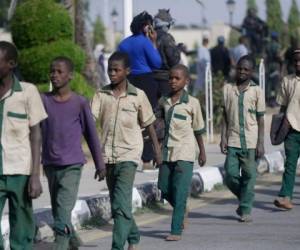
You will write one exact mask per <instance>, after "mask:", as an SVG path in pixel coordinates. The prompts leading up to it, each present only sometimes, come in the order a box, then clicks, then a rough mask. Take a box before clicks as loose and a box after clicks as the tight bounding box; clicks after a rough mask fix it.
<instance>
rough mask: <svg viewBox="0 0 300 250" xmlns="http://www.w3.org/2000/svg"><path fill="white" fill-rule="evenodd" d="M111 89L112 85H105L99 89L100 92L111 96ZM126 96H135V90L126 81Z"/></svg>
mask: <svg viewBox="0 0 300 250" xmlns="http://www.w3.org/2000/svg"><path fill="white" fill-rule="evenodd" d="M112 91H113V88H112V84H109V85H106V86H104V87H102V88H101V90H100V92H104V93H108V94H112ZM126 94H127V95H137V89H136V87H134V86H133V85H132V84H131V83H130V82H129V81H127V90H126Z"/></svg>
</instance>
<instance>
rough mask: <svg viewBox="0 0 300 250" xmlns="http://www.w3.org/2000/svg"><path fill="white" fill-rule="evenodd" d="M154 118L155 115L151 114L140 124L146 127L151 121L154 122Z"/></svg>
mask: <svg viewBox="0 0 300 250" xmlns="http://www.w3.org/2000/svg"><path fill="white" fill-rule="evenodd" d="M155 120H156V117H155V115H154V114H153V115H152V116H151V117H150V118H149V119H148V120H147V121H146V122H143V123H142V124H141V126H142V127H143V128H146V127H148V126H149V125H151V124H152V123H153V122H155Z"/></svg>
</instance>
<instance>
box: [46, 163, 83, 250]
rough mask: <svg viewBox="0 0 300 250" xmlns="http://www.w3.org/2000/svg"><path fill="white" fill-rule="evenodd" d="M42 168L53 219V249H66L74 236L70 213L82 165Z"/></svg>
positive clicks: (73, 204)
mask: <svg viewBox="0 0 300 250" xmlns="http://www.w3.org/2000/svg"><path fill="white" fill-rule="evenodd" d="M44 169H45V174H46V176H47V179H48V185H49V192H50V198H51V207H52V215H53V219H54V224H53V231H54V233H55V242H54V247H53V249H55V250H67V249H68V248H69V245H70V240H72V239H73V237H75V232H74V229H73V226H72V222H71V215H72V210H73V208H74V206H75V203H76V199H77V194H78V187H79V183H80V177H81V171H82V165H69V166H45V167H44Z"/></svg>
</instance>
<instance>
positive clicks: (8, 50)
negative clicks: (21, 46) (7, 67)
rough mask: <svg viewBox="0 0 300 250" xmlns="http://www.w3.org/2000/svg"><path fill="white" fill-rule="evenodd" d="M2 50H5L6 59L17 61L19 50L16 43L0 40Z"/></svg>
mask: <svg viewBox="0 0 300 250" xmlns="http://www.w3.org/2000/svg"><path fill="white" fill-rule="evenodd" d="M0 50H2V51H3V52H4V58H5V60H7V61H9V60H13V61H14V62H15V63H17V60H18V50H17V48H16V46H15V45H13V44H12V43H10V42H6V41H0Z"/></svg>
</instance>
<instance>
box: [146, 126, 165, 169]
mask: <svg viewBox="0 0 300 250" xmlns="http://www.w3.org/2000/svg"><path fill="white" fill-rule="evenodd" d="M146 129H147V131H148V133H149V136H150V138H151V140H152V144H153V149H154V158H155V161H156V164H157V165H161V164H162V157H161V150H160V146H159V143H158V139H157V136H156V132H155V129H154V126H153V123H152V124H150V125H149V126H148V127H146Z"/></svg>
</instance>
